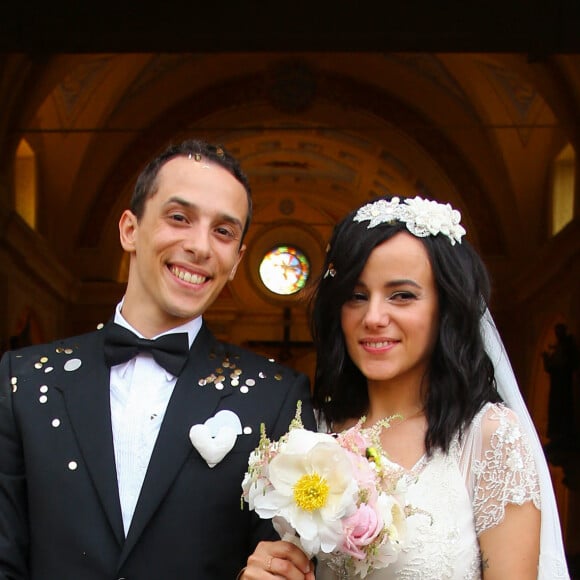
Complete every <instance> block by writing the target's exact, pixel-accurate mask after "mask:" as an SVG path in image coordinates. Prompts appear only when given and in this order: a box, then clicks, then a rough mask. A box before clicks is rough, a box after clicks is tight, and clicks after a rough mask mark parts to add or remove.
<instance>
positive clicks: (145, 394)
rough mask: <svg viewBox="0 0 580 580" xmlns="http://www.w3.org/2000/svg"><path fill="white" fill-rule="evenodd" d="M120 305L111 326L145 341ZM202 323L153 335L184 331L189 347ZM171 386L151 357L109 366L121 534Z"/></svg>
mask: <svg viewBox="0 0 580 580" xmlns="http://www.w3.org/2000/svg"><path fill="white" fill-rule="evenodd" d="M122 304H123V303H122V301H121V302H120V303H119V304H118V305H117V308H116V310H115V322H116V323H117V324H119V325H121V326H124V327H125V328H128V329H129V330H131V331H132V332H134V333H135V334H136V335H137V336H139V337H141V338H145V337H144V336H143V335H142V334H141V333H139V332H138V331H137V330H136V329H135V328H133V327H132V326H131V325H130V324H129V323H128V322H127V321H126V320H125V319H124V318H123V315H122V314H121V306H122ZM201 322H202V319H201V316H199V317H197V318H195V319H194V320H191V321H189V322H187V323H185V324H183V325H181V326H178V327H177V328H172V329H171V330H169V331H167V332H164V333H162V334H160V335H158V336H162V335H163V334H172V333H177V332H187V334H188V338H189V346H190V347H191V345H192V344H193V341H194V340H195V337H196V336H197V333H198V332H199V329H200V328H201ZM158 336H155V337H153V338H158ZM176 382H177V377H175V376H173V375H172V374H171V373H170V372H168V371H166V370H165V369H164V368H163V367H161V366H159V365H158V364H157V363H156V362H155V360H154V359H153V357H152V356H151V354H150V353H140V354H138V355H137V356H136V357H135V358H133V359H131V360H130V361H128V362H125V363H121V364H119V365H115V366H113V367H111V383H110V384H111V388H110V393H111V421H112V426H113V444H114V447H115V464H116V468H117V482H118V485H119V498H120V501H121V511H122V514H123V526H124V528H125V535H127V532H128V530H129V526H130V525H131V519H132V518H133V513H134V511H135V506H136V505H137V499H138V498H139V493H140V492H141V486H142V485H143V480H144V479H145V473H146V471H147V466H148V465H149V460H150V459H151V453H152V451H153V447H154V445H155V441H156V440H157V435H158V434H159V428H160V427H161V423H162V421H163V417H164V415H165V410H166V409H167V404H168V403H169V399H170V397H171V393H172V392H173V388H174V387H175V383H176Z"/></svg>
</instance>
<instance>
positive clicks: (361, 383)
mask: <svg viewBox="0 0 580 580" xmlns="http://www.w3.org/2000/svg"><path fill="white" fill-rule="evenodd" d="M384 199H386V200H390V199H391V198H390V197H385V198H384ZM402 199H403V198H402ZM355 213H356V210H355V211H353V212H351V213H350V214H349V215H347V216H346V217H345V218H344V219H343V220H342V221H341V222H340V223H339V224H338V225H337V226H336V228H335V229H334V232H333V234H332V238H331V240H330V246H329V250H328V252H327V255H326V260H325V264H324V266H323V270H322V274H321V275H320V277H319V279H318V281H317V284H316V287H315V289H314V292H313V295H312V296H311V300H310V304H309V310H310V321H311V331H312V336H313V339H314V343H315V346H316V351H317V360H316V373H315V379H314V391H313V401H314V406H315V408H316V409H318V410H319V411H320V412H321V415H322V417H323V418H324V419H325V420H326V421H327V422H328V423H329V424H330V425H333V424H336V423H340V422H342V421H345V420H346V419H349V418H358V417H360V416H362V415H364V414H365V413H367V412H368V404H369V400H368V391H367V381H366V378H365V377H364V376H363V374H362V373H361V372H360V370H359V369H358V368H357V367H356V366H355V364H354V363H353V361H352V360H351V358H350V356H349V354H348V352H347V349H346V344H345V340H344V336H343V333H342V328H341V309H342V306H343V304H344V303H345V302H346V301H347V300H349V298H350V297H351V296H352V293H353V290H354V287H355V284H356V283H357V282H358V280H359V278H360V274H361V272H362V270H363V268H364V265H365V264H366V262H367V259H368V257H369V255H370V253H371V252H372V251H373V250H374V248H376V247H377V246H378V245H379V244H381V243H382V242H384V241H385V240H388V239H390V238H392V237H393V236H394V235H395V234H397V233H399V232H407V233H409V231H408V230H407V228H406V225H405V224H404V223H402V222H398V221H397V222H391V223H383V224H380V225H377V226H375V227H373V228H367V226H368V222H362V223H359V222H355V221H353V217H354V216H355ZM410 235H412V234H410ZM417 239H418V240H420V241H421V242H422V243H423V245H424V246H425V248H426V250H427V253H428V255H429V259H430V262H431V267H432V269H433V274H434V278H435V284H436V286H437V294H438V299H439V308H438V313H439V320H438V333H437V340H436V343H435V346H434V350H433V353H432V355H431V362H430V365H429V369H428V375H427V377H426V381H425V383H424V384H425V385H426V388H425V390H424V393H423V398H424V405H425V412H426V417H427V421H428V427H427V433H426V435H425V447H426V450H427V453H428V454H431V452H432V451H433V450H434V449H435V448H440V449H442V450H443V451H448V449H449V445H450V443H451V440H452V439H453V437H454V436H455V435H456V434H457V433H459V435H462V433H463V430H464V428H465V427H466V426H467V425H468V424H469V422H470V421H471V420H472V419H473V417H474V416H475V414H476V413H477V412H478V411H479V410H480V409H481V407H482V406H483V405H484V404H485V403H486V402H488V401H492V402H499V401H501V398H500V396H499V394H498V392H497V389H496V385H495V379H494V371H493V364H492V362H491V360H490V359H489V357H488V356H487V353H486V352H485V348H484V344H483V339H482V336H481V332H480V319H481V316H482V314H483V313H484V311H485V309H486V306H487V303H488V299H489V294H490V283H489V276H488V273H487V270H486V268H485V266H484V264H483V262H482V260H481V258H480V257H479V256H478V254H477V253H476V252H475V250H474V249H473V248H472V246H471V245H470V244H469V243H468V242H467V241H465V240H462V242H461V243H460V244H459V243H456V244H455V245H451V242H450V240H449V238H448V237H446V236H444V235H442V234H438V235H437V236H427V237H425V238H417ZM332 271H334V272H335V275H334V276H332V275H331V272H332ZM325 274H326V275H325Z"/></svg>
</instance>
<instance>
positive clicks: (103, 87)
mask: <svg viewBox="0 0 580 580" xmlns="http://www.w3.org/2000/svg"><path fill="white" fill-rule="evenodd" d="M1 58H2V64H3V71H4V77H3V78H4V83H3V84H2V85H1V86H0V99H1V102H3V103H4V105H5V107H4V108H5V110H6V113H8V115H7V116H6V117H5V118H4V120H3V121H2V122H1V123H0V133H2V134H0V137H1V136H3V137H4V138H3V139H1V141H0V142H1V143H2V145H3V150H2V156H1V157H2V164H3V165H2V171H1V175H2V179H3V180H4V183H3V185H4V188H3V191H6V192H10V191H11V183H10V176H11V160H12V159H13V157H14V152H15V149H16V146H17V144H18V142H19V140H20V139H21V138H25V139H26V140H27V141H28V143H29V144H30V145H31V147H32V148H33V150H34V151H35V153H36V156H37V162H38V167H39V176H40V179H39V201H38V209H39V220H38V231H39V233H40V234H41V235H42V236H43V238H44V239H46V240H47V242H48V244H49V246H50V247H51V248H52V250H53V251H54V254H55V255H56V256H58V260H59V261H60V262H61V263H62V264H63V265H64V267H65V268H66V269H68V270H69V271H70V272H71V274H72V275H73V277H75V278H76V279H77V280H78V281H80V282H83V283H87V282H91V281H107V280H117V279H118V278H119V272H120V271H122V260H123V256H122V252H121V249H120V246H119V243H118V235H117V227H116V224H117V220H118V217H119V215H120V213H121V211H122V210H123V209H124V208H125V207H126V206H127V204H128V201H129V197H130V194H131V189H132V186H133V183H134V181H135V178H136V176H137V174H138V173H139V171H140V169H141V168H142V166H143V165H144V163H145V162H146V161H147V160H148V159H149V158H150V157H152V156H153V155H154V154H156V153H157V152H158V151H159V150H160V149H162V148H163V147H164V146H165V145H166V144H167V143H169V142H170V141H177V140H179V139H181V138H185V137H189V136H200V137H203V138H206V139H208V140H210V141H214V142H220V143H222V144H224V145H225V146H226V147H227V148H228V149H230V150H231V151H232V152H233V153H234V154H236V155H237V156H238V157H239V158H240V159H241V161H242V165H243V167H244V168H245V170H246V172H247V173H248V175H249V177H250V182H251V183H252V187H253V191H254V198H255V219H254V224H253V226H252V233H251V234H250V239H251V237H252V236H253V237H254V238H259V237H260V235H261V232H262V231H265V229H267V228H271V227H272V224H276V223H279V224H280V225H284V224H288V223H293V224H294V225H295V227H296V228H298V229H300V228H302V230H303V232H306V233H305V235H308V236H311V239H312V240H317V242H316V243H317V244H318V245H319V249H318V251H319V252H323V251H324V245H325V242H324V240H325V239H326V238H327V237H328V235H329V233H330V229H331V227H332V225H333V224H334V223H335V222H336V220H337V219H338V218H339V217H340V216H342V215H343V214H344V213H346V211H348V210H350V209H352V208H353V207H354V206H356V205H357V204H358V203H360V202H361V201H363V200H366V199H370V198H372V197H374V196H376V195H380V194H381V193H384V192H388V193H401V194H414V193H419V194H424V195H426V196H430V197H434V198H437V199H440V200H442V201H450V202H451V203H452V204H453V205H455V206H456V207H457V208H459V209H460V210H461V211H462V214H463V216H464V222H465V223H466V224H467V228H468V232H469V234H468V237H469V239H470V240H471V241H472V242H473V243H474V244H475V245H476V246H477V247H478V248H479V249H480V250H481V251H482V253H483V254H484V257H485V258H486V261H488V264H489V265H490V267H491V268H492V269H493V271H494V274H495V275H496V276H497V277H498V279H499V280H500V282H501V280H502V277H504V276H506V275H507V274H509V275H511V276H513V275H514V274H517V272H518V271H522V270H523V269H525V267H526V264H528V263H529V262H530V261H533V258H534V255H535V254H536V252H537V251H538V250H539V248H541V246H542V244H544V243H545V241H546V238H547V209H548V200H549V176H550V167H551V163H552V160H553V159H554V157H555V155H556V154H557V153H558V152H559V151H560V150H561V148H562V147H563V146H564V145H565V144H566V143H567V142H571V143H572V144H573V145H574V147H576V148H577V146H578V143H579V134H578V126H579V125H578V120H579V112H580V106H579V105H580V103H579V98H578V96H579V94H580V93H579V91H580V65H579V62H580V58H579V57H578V56H575V55H559V56H553V57H550V58H547V59H544V60H542V61H540V62H530V60H529V59H528V58H526V56H525V55H521V54H489V53H473V54H458V53H382V52H365V53H363V52H338V53H337V52H334V53H319V52H315V53H312V52H304V53H279V52H276V53H265V52H264V53H254V52H252V53H244V52H227V53H195V54H194V53H124V54H120V53H110V54H107V53H99V54H56V55H52V56H47V57H44V58H42V59H38V58H36V59H35V58H32V57H27V56H25V55H15V54H14V55H5V56H3V57H1ZM11 79H12V81H13V82H9V81H10V80H11ZM8 205H10V200H8ZM285 227H286V226H285ZM309 239H310V238H309ZM241 284H242V287H243V283H241ZM243 292H244V291H243V288H242V290H241V293H242V294H243Z"/></svg>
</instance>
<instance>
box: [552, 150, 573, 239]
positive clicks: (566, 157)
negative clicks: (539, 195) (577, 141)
mask: <svg viewBox="0 0 580 580" xmlns="http://www.w3.org/2000/svg"><path fill="white" fill-rule="evenodd" d="M575 165H576V153H575V151H574V148H573V147H572V145H570V144H568V145H566V147H564V149H562V151H561V152H560V154H559V155H558V156H557V157H556V159H555V161H554V165H553V174H552V235H553V236H555V235H556V234H557V233H558V232H559V231H561V230H562V229H563V228H564V227H565V226H566V225H567V224H568V223H570V222H571V221H572V219H573V217H574V187H575V179H576V172H575Z"/></svg>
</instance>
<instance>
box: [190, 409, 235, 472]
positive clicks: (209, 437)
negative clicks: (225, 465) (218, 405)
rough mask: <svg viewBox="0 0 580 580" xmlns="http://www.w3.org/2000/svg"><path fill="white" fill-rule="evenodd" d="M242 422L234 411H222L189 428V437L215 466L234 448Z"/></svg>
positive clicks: (201, 453)
mask: <svg viewBox="0 0 580 580" xmlns="http://www.w3.org/2000/svg"><path fill="white" fill-rule="evenodd" d="M241 434H242V423H241V422H240V418H239V417H238V416H237V415H236V414H235V413H234V412H233V411H228V410H224V411H220V412H219V413H216V414H215V415H214V416H213V417H210V418H209V419H208V420H207V421H206V422H205V423H198V424H197V425H194V426H193V427H192V428H191V429H190V430H189V439H190V440H191V443H192V445H193V446H194V447H195V448H196V449H197V451H198V452H199V454H200V455H201V456H202V457H203V458H204V459H205V461H206V463H207V464H208V465H209V466H210V467H215V466H216V465H217V464H218V463H219V462H220V461H221V460H222V459H223V458H224V457H225V456H226V455H227V454H228V453H229V452H230V451H231V449H232V447H233V446H234V444H235V442H236V439H237V437H238V435H241Z"/></svg>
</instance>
